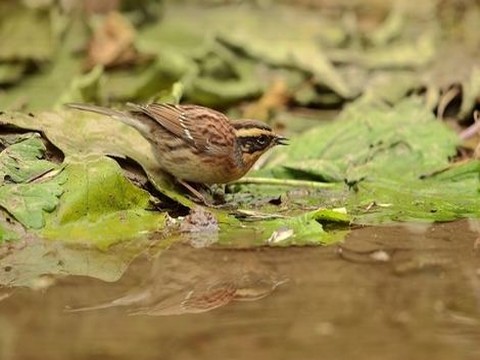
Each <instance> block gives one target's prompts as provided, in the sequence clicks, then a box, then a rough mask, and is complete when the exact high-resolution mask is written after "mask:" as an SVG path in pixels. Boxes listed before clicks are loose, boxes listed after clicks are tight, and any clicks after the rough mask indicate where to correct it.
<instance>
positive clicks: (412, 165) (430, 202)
mask: <svg viewBox="0 0 480 360" xmlns="http://www.w3.org/2000/svg"><path fill="white" fill-rule="evenodd" d="M458 144H459V139H458V137H457V135H456V134H455V133H454V132H453V131H451V130H449V129H448V128H447V127H446V126H445V125H444V123H442V122H440V121H438V120H437V119H435V117H434V116H433V115H432V114H431V113H430V112H429V111H428V110H427V109H426V108H425V107H424V106H423V105H422V104H421V103H420V102H418V101H417V100H415V99H414V100H408V101H403V102H401V103H399V104H398V105H396V106H394V107H389V106H385V105H373V104H371V103H369V102H366V101H360V102H357V103H355V104H353V105H351V106H349V107H348V108H346V109H345V110H344V111H343V112H342V114H341V115H340V116H339V118H338V119H337V121H335V122H334V123H331V124H328V125H325V126H319V127H316V128H314V129H312V130H310V131H309V132H307V133H305V134H303V135H301V136H299V137H298V138H297V139H295V140H294V141H293V142H292V145H291V146H290V148H289V149H287V150H286V153H284V154H281V155H279V159H281V161H282V162H283V165H276V166H273V167H271V168H270V173H273V174H274V175H275V176H277V177H283V178H297V179H298V178H304V179H309V180H311V179H317V180H321V181H330V182H337V186H335V187H333V188H332V189H331V190H328V189H325V190H323V192H322V194H321V195H319V196H321V197H320V198H318V199H317V201H319V202H329V201H331V199H344V201H345V205H346V207H347V209H348V210H349V212H350V213H351V214H352V215H354V216H355V222H357V223H382V222H390V221H413V220H428V221H448V220H454V219H458V218H464V217H479V216H480V192H479V176H480V170H479V169H480V167H479V164H478V162H476V161H470V162H467V163H465V164H461V165H455V166H452V164H451V163H450V160H451V159H452V158H453V157H454V156H455V154H456V146H457V145H458ZM277 162H278V161H277ZM273 163H275V161H274V162H273ZM285 168H286V169H287V171H285ZM263 174H265V172H264V173H263ZM267 174H268V173H267ZM342 182H344V183H345V185H343V186H342ZM312 196H314V195H312Z"/></svg>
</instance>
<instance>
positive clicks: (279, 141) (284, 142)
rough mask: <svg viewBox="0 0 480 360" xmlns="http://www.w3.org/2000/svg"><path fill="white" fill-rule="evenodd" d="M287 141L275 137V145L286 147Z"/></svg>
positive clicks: (280, 137) (284, 138)
mask: <svg viewBox="0 0 480 360" xmlns="http://www.w3.org/2000/svg"><path fill="white" fill-rule="evenodd" d="M288 141H289V140H288V139H287V138H286V137H283V136H277V137H276V138H275V145H288Z"/></svg>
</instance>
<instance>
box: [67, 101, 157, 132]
mask: <svg viewBox="0 0 480 360" xmlns="http://www.w3.org/2000/svg"><path fill="white" fill-rule="evenodd" d="M65 106H67V107H69V108H72V109H76V110H81V111H89V112H93V113H97V114H101V115H106V116H109V117H111V118H112V119H114V120H118V121H120V122H122V123H124V124H127V125H129V126H131V127H133V128H135V129H137V130H138V131H139V132H140V133H141V134H142V135H144V136H147V137H149V134H150V132H151V129H150V126H149V125H148V124H147V123H145V122H144V121H142V120H140V119H139V118H137V117H135V116H134V115H133V114H131V113H130V112H128V111H120V110H115V109H110V108H106V107H103V106H97V105H92V104H81V103H68V104H65Z"/></svg>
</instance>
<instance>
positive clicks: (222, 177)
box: [66, 103, 288, 196]
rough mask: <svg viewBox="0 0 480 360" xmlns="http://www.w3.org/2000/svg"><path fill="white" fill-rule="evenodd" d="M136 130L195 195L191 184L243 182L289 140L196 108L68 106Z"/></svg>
mask: <svg viewBox="0 0 480 360" xmlns="http://www.w3.org/2000/svg"><path fill="white" fill-rule="evenodd" d="M66 105H67V106H68V107H70V108H73V109H77V110H82V111H88V112H94V113H98V114H102V115H106V116H109V117H111V118H113V119H115V120H118V121H121V122H123V123H125V124H127V125H129V126H131V127H133V128H135V129H136V130H137V131H138V132H139V133H140V134H141V135H142V136H143V137H144V138H146V139H147V140H148V141H149V143H150V145H151V146H152V148H153V153H154V154H155V157H156V160H157V162H158V164H159V167H160V168H161V170H163V171H165V172H167V173H169V174H170V175H172V176H173V177H174V178H175V179H176V180H177V181H178V182H180V183H181V184H182V185H184V186H185V187H186V188H187V189H189V190H190V191H192V192H193V193H194V194H195V195H197V196H198V195H200V194H198V192H197V191H196V190H195V189H194V188H192V186H190V185H189V184H190V183H195V184H204V185H207V186H209V185H213V184H226V183H230V182H233V181H235V180H238V179H240V178H241V177H243V176H244V175H245V174H246V173H247V172H248V171H249V170H250V169H251V168H252V166H253V165H254V164H255V162H256V161H257V160H258V159H259V158H260V156H261V155H263V154H264V153H265V152H266V151H267V150H269V149H270V148H272V147H274V146H276V145H287V144H288V139H287V138H285V137H283V136H281V135H279V134H277V133H275V132H274V131H273V130H272V128H271V127H270V126H269V125H267V124H266V123H264V122H262V121H259V120H252V119H239V120H230V119H229V118H228V117H227V116H226V115H224V114H223V113H221V112H219V111H216V110H213V109H210V108H207V107H204V106H200V105H189V104H182V105H177V104H169V103H150V104H144V105H139V104H132V103H127V106H128V110H126V111H120V110H116V109H112V108H107V107H102V106H97V105H92V104H83V103H69V104H66Z"/></svg>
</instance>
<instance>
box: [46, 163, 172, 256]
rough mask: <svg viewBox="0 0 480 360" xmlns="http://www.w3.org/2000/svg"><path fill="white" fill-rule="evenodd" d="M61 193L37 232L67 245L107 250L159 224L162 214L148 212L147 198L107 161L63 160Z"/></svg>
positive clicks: (163, 216)
mask: <svg viewBox="0 0 480 360" xmlns="http://www.w3.org/2000/svg"><path fill="white" fill-rule="evenodd" d="M63 175H64V176H65V178H66V181H65V183H64V184H63V190H64V194H63V196H62V198H61V202H60V204H59V206H58V208H57V209H56V211H55V212H53V213H52V214H50V215H49V216H48V218H47V224H46V227H45V228H44V229H43V230H42V232H41V234H42V235H43V236H45V237H47V238H50V239H61V240H63V241H67V242H70V241H71V242H82V243H85V242H86V243H93V244H95V245H97V246H99V247H108V246H109V245H111V244H112V243H115V242H118V241H121V240H128V239H131V238H134V237H138V236H141V235H144V234H146V233H149V232H152V231H155V230H161V229H163V228H164V226H165V219H166V217H165V214H164V213H160V212H156V211H148V210H147V208H148V207H149V199H150V195H149V193H148V192H146V191H144V190H142V189H140V188H138V187H136V186H135V185H133V184H132V183H131V182H130V181H129V180H127V179H126V178H125V176H124V175H123V172H122V169H121V168H120V166H119V165H118V164H117V163H116V162H115V161H114V160H112V159H110V158H107V157H98V156H96V157H94V156H91V157H80V158H76V159H74V158H68V159H67V160H66V167H65V169H64V173H63Z"/></svg>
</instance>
